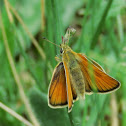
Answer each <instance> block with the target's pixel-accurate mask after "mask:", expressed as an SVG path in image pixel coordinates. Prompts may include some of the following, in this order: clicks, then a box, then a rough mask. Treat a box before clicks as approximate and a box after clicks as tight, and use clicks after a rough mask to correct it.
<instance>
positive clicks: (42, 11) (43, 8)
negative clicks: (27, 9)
mask: <svg viewBox="0 0 126 126" xmlns="http://www.w3.org/2000/svg"><path fill="white" fill-rule="evenodd" d="M41 17H42V20H41V22H42V31H44V30H45V0H41Z"/></svg>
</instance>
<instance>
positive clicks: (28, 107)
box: [0, 10, 40, 126]
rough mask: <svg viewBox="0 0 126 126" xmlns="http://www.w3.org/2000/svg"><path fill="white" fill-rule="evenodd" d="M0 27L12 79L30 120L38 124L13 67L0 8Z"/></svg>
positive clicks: (37, 125) (35, 125) (36, 125)
mask: <svg viewBox="0 0 126 126" xmlns="http://www.w3.org/2000/svg"><path fill="white" fill-rule="evenodd" d="M0 19H1V20H0V27H1V31H2V36H3V42H4V46H5V50H6V54H7V58H8V62H9V64H10V68H11V71H12V73H13V76H14V79H15V82H16V84H17V87H18V90H19V94H20V97H21V99H22V101H23V103H24V105H25V107H26V110H27V113H28V115H29V117H30V120H31V122H32V123H33V124H34V126H40V125H39V123H38V121H37V119H36V117H35V116H34V114H33V112H32V108H31V106H30V104H29V101H28V99H27V97H26V95H25V93H24V89H23V87H22V84H21V81H20V78H19V76H18V73H17V70H16V67H15V64H14V61H13V57H12V54H11V52H10V48H9V45H8V40H7V36H6V32H5V28H4V24H3V21H2V14H1V10H0Z"/></svg>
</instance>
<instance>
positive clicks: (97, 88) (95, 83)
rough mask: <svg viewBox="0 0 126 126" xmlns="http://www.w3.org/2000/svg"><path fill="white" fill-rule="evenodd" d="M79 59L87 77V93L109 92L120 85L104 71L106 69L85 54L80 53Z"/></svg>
mask: <svg viewBox="0 0 126 126" xmlns="http://www.w3.org/2000/svg"><path fill="white" fill-rule="evenodd" d="M78 55H79V57H80V60H79V61H78V62H79V64H80V67H81V70H82V72H83V75H84V78H85V90H86V92H87V93H90V92H97V93H109V92H111V91H113V90H115V89H117V88H119V87H120V83H119V82H118V81H117V80H115V79H114V78H112V77H110V76H109V75H107V74H106V73H105V72H104V69H103V68H102V67H101V66H100V65H99V64H98V63H96V62H95V61H93V60H89V59H88V58H87V57H86V56H85V55H82V54H78Z"/></svg>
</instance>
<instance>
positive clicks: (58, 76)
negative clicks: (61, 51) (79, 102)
mask: <svg viewBox="0 0 126 126" xmlns="http://www.w3.org/2000/svg"><path fill="white" fill-rule="evenodd" d="M71 89H72V96H73V99H74V100H76V98H77V94H76V92H75V90H74V88H73V87H72V88H71ZM48 96H49V100H48V105H49V106H50V107H52V108H62V107H65V106H67V105H68V102H67V101H68V100H67V88H66V77H65V71H64V66H63V63H62V62H61V63H59V64H58V65H57V66H56V68H55V70H54V72H53V77H52V80H51V83H50V87H49V91H48Z"/></svg>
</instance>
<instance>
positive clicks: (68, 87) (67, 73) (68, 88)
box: [64, 62, 73, 112]
mask: <svg viewBox="0 0 126 126" xmlns="http://www.w3.org/2000/svg"><path fill="white" fill-rule="evenodd" d="M64 67H65V74H66V83H67V99H68V112H70V111H71V110H72V104H73V95H72V86H71V81H70V76H69V71H68V68H67V65H66V63H65V62H64Z"/></svg>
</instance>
